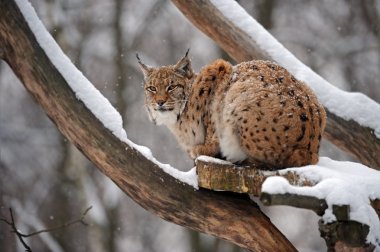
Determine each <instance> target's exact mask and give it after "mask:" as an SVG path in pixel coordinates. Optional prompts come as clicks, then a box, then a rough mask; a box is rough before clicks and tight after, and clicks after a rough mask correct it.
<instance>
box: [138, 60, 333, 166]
mask: <svg viewBox="0 0 380 252" xmlns="http://www.w3.org/2000/svg"><path fill="white" fill-rule="evenodd" d="M138 59H139V58H138ZM139 64H140V67H141V69H142V71H143V73H144V77H145V78H144V88H145V106H146V109H147V111H148V114H149V117H150V119H151V120H152V121H153V122H155V123H156V124H164V125H166V126H167V127H168V128H169V129H170V130H171V132H172V133H173V134H174V135H175V136H176V138H177V140H178V142H179V143H180V144H181V146H182V147H183V148H184V149H185V150H186V151H187V152H188V153H189V154H190V156H191V157H192V158H193V159H195V158H196V157H197V156H199V155H208V156H214V157H223V158H225V159H227V160H229V161H232V162H235V163H239V162H244V163H249V164H256V165H259V166H260V167H262V168H270V169H280V168H285V167H293V166H303V165H307V164H315V163H317V162H318V151H319V145H320V140H321V135H322V133H323V130H324V128H325V124H326V113H325V110H324V108H323V106H322V105H321V104H320V103H319V102H318V100H317V98H316V96H315V95H314V93H313V92H312V90H311V89H310V88H308V86H307V85H305V84H304V83H303V82H301V81H299V80H297V79H296V78H295V77H294V76H292V75H291V74H290V73H289V72H288V71H287V70H286V69H284V68H283V67H281V66H279V65H277V64H275V63H273V62H269V61H262V60H254V61H250V62H243V63H240V64H238V65H236V66H232V65H231V64H230V63H228V62H226V61H224V60H220V59H219V60H216V61H215V62H213V63H212V64H210V65H208V66H205V67H204V68H203V69H202V70H201V71H200V73H199V74H198V75H196V74H195V73H194V72H193V70H192V68H191V62H190V60H189V58H188V57H187V54H186V55H185V57H184V58H182V59H181V60H180V61H179V62H178V63H177V64H176V65H171V66H162V67H158V68H153V67H148V66H146V65H145V64H143V63H142V62H141V61H140V59H139Z"/></svg>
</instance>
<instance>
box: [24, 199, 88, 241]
mask: <svg viewBox="0 0 380 252" xmlns="http://www.w3.org/2000/svg"><path fill="white" fill-rule="evenodd" d="M91 208H92V206H89V207H88V208H87V209H86V210H85V211H84V212H83V213H82V215H81V217H80V218H79V219H76V220H72V221H69V222H66V223H63V224H62V225H59V226H56V227H51V228H46V229H42V230H39V231H36V232H33V233H30V234H22V233H20V235H21V236H22V237H25V238H27V237H31V236H34V235H38V234H41V233H47V232H52V231H55V230H58V229H62V228H66V227H68V226H71V225H73V224H75V223H79V222H80V223H82V224H83V225H85V226H88V224H87V223H86V222H85V221H84V217H85V216H86V214H87V213H88V211H90V210H91Z"/></svg>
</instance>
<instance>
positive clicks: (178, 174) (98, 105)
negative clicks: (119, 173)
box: [15, 0, 198, 188]
mask: <svg viewBox="0 0 380 252" xmlns="http://www.w3.org/2000/svg"><path fill="white" fill-rule="evenodd" d="M15 1H16V3H17V5H18V7H19V8H20V11H21V13H22V14H23V16H24V18H25V19H26V21H27V23H28V25H29V27H30V29H31V30H32V32H33V34H34V35H35V37H36V39H37V41H38V43H39V45H40V46H41V48H42V49H43V50H44V51H45V53H46V55H47V56H48V58H49V59H50V60H51V62H52V63H53V64H54V66H55V67H56V68H57V69H58V71H59V72H60V73H61V74H62V76H63V77H64V78H65V80H66V81H67V83H68V84H69V86H70V87H71V89H72V90H73V91H74V92H75V94H76V96H77V98H78V99H79V100H81V101H82V102H83V103H84V104H85V105H86V107H87V108H88V109H89V110H90V111H91V112H92V113H93V114H94V115H95V116H96V117H97V118H98V119H99V120H100V121H101V122H102V123H103V125H104V126H105V127H106V128H107V129H109V130H110V131H111V132H112V133H113V134H114V135H115V136H116V137H118V138H119V139H120V140H121V141H123V142H125V143H126V144H128V145H129V146H131V147H133V148H135V149H136V150H138V151H139V152H141V153H142V154H143V155H144V156H145V157H146V158H147V159H149V160H150V161H152V162H153V163H155V164H156V165H158V166H159V167H160V168H162V169H163V170H164V171H165V172H166V173H168V174H170V175H171V176H173V177H175V178H177V179H178V180H180V181H182V182H183V183H186V184H189V185H191V186H193V187H194V188H198V182H197V176H196V173H195V171H194V169H192V170H190V171H188V172H182V171H180V170H178V169H176V168H174V167H172V166H170V165H168V164H162V163H160V162H159V161H158V160H156V159H155V158H154V157H153V155H152V152H151V151H150V149H149V148H147V147H144V146H140V145H137V144H135V143H133V142H132V141H130V140H129V139H128V137H127V133H126V132H125V130H124V128H123V120H122V117H121V115H120V114H119V112H117V110H116V109H115V108H114V107H113V106H112V105H111V103H110V102H109V101H108V100H107V99H106V98H105V97H104V96H103V95H102V94H101V93H100V92H99V90H97V89H96V88H95V87H94V86H93V85H92V84H91V82H90V81H89V80H88V79H87V78H86V77H85V76H84V75H83V74H82V72H81V71H79V70H78V69H77V68H76V67H75V66H74V64H72V62H71V61H70V59H69V58H68V57H67V56H66V55H65V53H64V52H63V51H62V50H61V48H60V47H59V46H58V44H57V43H56V42H55V40H54V39H53V37H52V36H51V35H50V33H49V32H48V31H47V30H46V28H45V26H44V25H43V24H42V22H41V20H40V19H39V18H38V16H37V14H36V12H35V11H34V9H33V7H32V5H31V4H30V3H29V1H27V0H15Z"/></svg>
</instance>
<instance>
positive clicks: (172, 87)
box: [166, 85, 178, 92]
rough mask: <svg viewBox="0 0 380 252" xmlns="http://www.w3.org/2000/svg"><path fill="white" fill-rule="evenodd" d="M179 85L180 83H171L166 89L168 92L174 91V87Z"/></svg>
mask: <svg viewBox="0 0 380 252" xmlns="http://www.w3.org/2000/svg"><path fill="white" fill-rule="evenodd" d="M177 87H178V85H170V86H168V87H167V88H166V90H167V91H168V92H171V91H173V90H174V89H176V88H177Z"/></svg>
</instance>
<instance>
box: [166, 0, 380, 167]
mask: <svg viewBox="0 0 380 252" xmlns="http://www.w3.org/2000/svg"><path fill="white" fill-rule="evenodd" d="M172 2H173V3H174V4H175V5H176V6H177V7H178V9H179V10H180V11H182V13H183V14H184V15H185V16H186V18H188V19H189V20H190V21H191V22H192V23H193V24H194V25H195V26H196V27H198V29H200V30H201V31H202V32H204V33H205V34H206V35H208V36H209V37H210V38H211V39H213V40H214V41H215V42H216V43H218V44H219V46H220V47H222V48H223V49H224V50H225V51H226V52H227V53H228V54H229V55H230V56H231V57H232V58H234V59H235V60H236V61H238V62H240V61H247V60H252V59H267V60H274V59H272V58H271V57H270V56H269V55H268V54H267V53H266V52H264V51H263V50H262V49H260V47H259V46H258V44H257V43H256V42H255V41H254V40H253V38H252V37H250V36H249V35H248V34H247V33H246V32H245V31H243V30H241V29H240V28H238V27H237V26H235V25H234V24H233V23H232V22H231V21H230V20H228V19H227V18H226V17H225V16H224V15H223V14H222V13H221V12H220V11H219V10H218V9H217V8H216V7H215V6H214V5H213V4H212V3H211V2H210V1H209V0H194V1H186V0H172ZM326 112H327V117H328V120H327V127H326V130H325V134H324V137H326V139H328V140H329V141H331V142H332V143H334V144H335V145H337V146H338V147H339V148H341V149H343V150H344V151H347V152H349V153H351V154H353V155H354V156H356V157H357V158H358V159H359V160H360V161H361V162H362V163H364V164H365V165H367V166H369V167H372V168H374V169H377V170H380V159H379V158H378V156H379V153H380V139H378V138H377V137H376V135H375V134H374V132H373V129H370V128H368V127H363V126H361V125H360V124H359V123H357V122H355V121H352V120H350V121H347V120H344V119H343V118H341V117H339V116H338V115H336V114H334V113H332V112H331V111H329V110H328V109H326Z"/></svg>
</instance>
